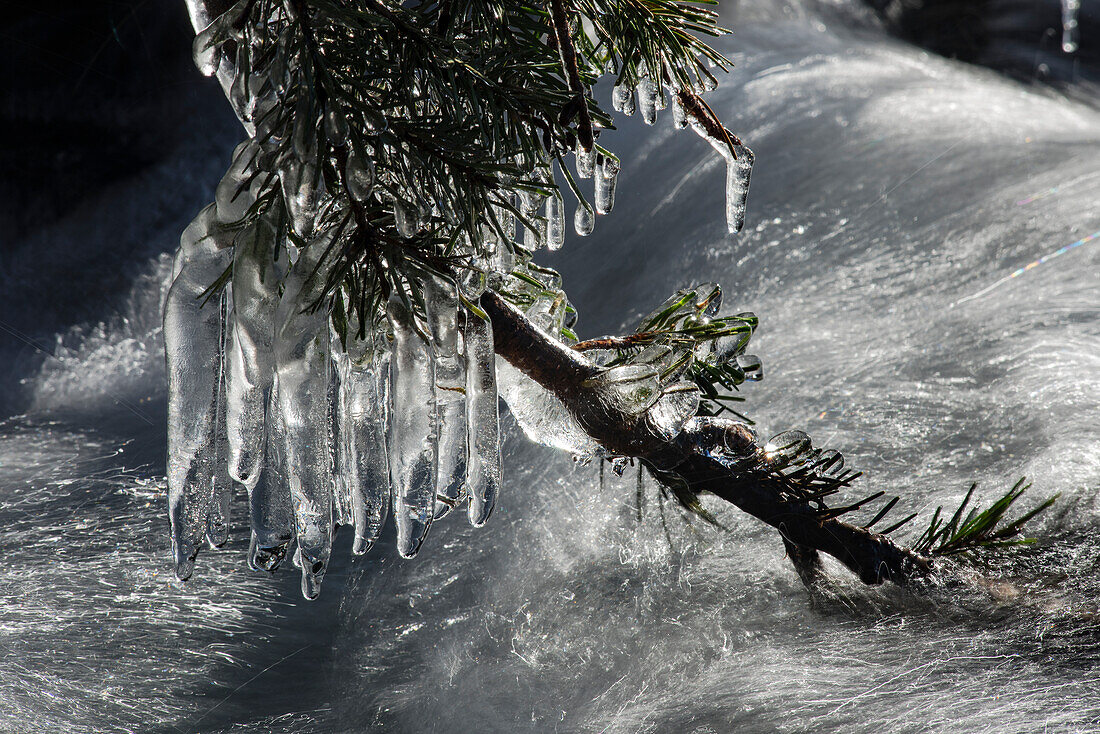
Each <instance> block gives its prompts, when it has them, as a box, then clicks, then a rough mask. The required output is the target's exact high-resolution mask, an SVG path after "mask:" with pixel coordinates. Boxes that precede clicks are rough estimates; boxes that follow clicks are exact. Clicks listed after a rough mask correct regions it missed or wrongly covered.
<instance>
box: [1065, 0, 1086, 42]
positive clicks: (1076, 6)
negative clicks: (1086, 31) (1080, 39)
mask: <svg viewBox="0 0 1100 734" xmlns="http://www.w3.org/2000/svg"><path fill="white" fill-rule="evenodd" d="M1080 9H1081V0H1062V50H1063V51H1065V52H1066V53H1067V54H1071V53H1074V52H1075V51H1077V13H1078V11H1079V10H1080Z"/></svg>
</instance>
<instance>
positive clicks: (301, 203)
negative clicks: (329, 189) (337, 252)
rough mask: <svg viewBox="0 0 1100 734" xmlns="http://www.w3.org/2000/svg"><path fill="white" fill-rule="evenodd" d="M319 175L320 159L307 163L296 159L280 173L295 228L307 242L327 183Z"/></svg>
mask: <svg viewBox="0 0 1100 734" xmlns="http://www.w3.org/2000/svg"><path fill="white" fill-rule="evenodd" d="M318 173H319V171H318V168H317V161H316V158H313V159H310V160H309V161H308V162H305V163H303V162H301V161H299V160H297V159H296V158H295V157H293V156H291V157H290V159H289V160H286V161H284V163H283V166H282V168H281V169H280V170H279V180H280V182H281V184H282V188H283V200H284V201H285V202H286V210H287V214H289V215H290V224H291V227H292V228H293V229H294V233H295V234H297V235H298V236H299V237H301V238H303V239H308V238H309V237H311V236H312V235H313V225H314V223H315V222H316V220H317V207H318V203H319V202H320V200H321V196H322V195H323V193H324V185H323V184H324V179H323V177H322V176H319V175H318Z"/></svg>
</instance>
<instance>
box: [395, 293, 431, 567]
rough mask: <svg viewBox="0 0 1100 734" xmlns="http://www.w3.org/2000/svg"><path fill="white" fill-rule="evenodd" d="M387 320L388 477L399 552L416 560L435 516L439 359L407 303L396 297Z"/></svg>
mask: <svg viewBox="0 0 1100 734" xmlns="http://www.w3.org/2000/svg"><path fill="white" fill-rule="evenodd" d="M387 315H388V317H389V322H390V326H391V328H392V329H393V363H392V365H391V371H392V376H391V380H390V385H391V388H390V389H391V398H390V401H391V402H390V404H391V409H392V411H393V413H392V415H393V418H392V420H391V421H390V478H391V482H392V485H393V517H394V523H395V524H396V526H397V552H398V553H400V554H401V555H402V556H403V557H405V558H412V557H413V556H415V555H416V553H417V551H419V550H420V546H421V544H422V543H423V542H424V538H425V537H426V536H427V534H428V530H429V529H430V528H431V524H432V519H433V517H434V515H435V494H436V484H435V482H436V476H437V471H438V470H437V463H438V460H437V442H438V430H439V428H438V422H439V416H438V410H437V405H436V387H435V356H434V354H433V353H432V345H431V344H430V343H429V342H428V340H427V339H425V338H424V336H422V335H421V333H420V332H419V331H418V328H417V326H418V325H417V324H416V323H415V321H414V317H413V315H412V314H411V313H409V310H408V309H407V308H406V306H405V304H404V302H402V301H401V299H400V298H399V297H397V296H396V295H394V296H393V297H392V298H391V299H390V302H389V304H388V307H387Z"/></svg>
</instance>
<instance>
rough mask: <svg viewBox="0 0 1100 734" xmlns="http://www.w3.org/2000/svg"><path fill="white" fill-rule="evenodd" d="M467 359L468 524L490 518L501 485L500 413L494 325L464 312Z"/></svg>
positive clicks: (472, 313)
mask: <svg viewBox="0 0 1100 734" xmlns="http://www.w3.org/2000/svg"><path fill="white" fill-rule="evenodd" d="M462 333H463V347H464V351H465V358H466V436H467V439H466V440H467V445H468V452H467V456H468V459H467V463H466V492H467V493H468V494H469V496H470V504H469V507H468V508H467V513H468V516H469V519H470V524H471V525H473V526H474V527H481V526H482V525H484V524H485V521H486V520H488V519H489V515H490V513H492V511H493V506H494V504H495V503H496V498H497V494H498V493H499V492H500V485H501V476H502V472H501V465H500V415H499V412H498V411H499V409H500V408H499V405H498V400H497V363H496V352H495V350H494V347H493V327H492V324H491V323H490V322H489V320H488V319H484V318H482V317H481V316H480V315H478V314H475V313H474V312H473V311H469V310H467V311H466V323H465V327H464V329H463V332H462Z"/></svg>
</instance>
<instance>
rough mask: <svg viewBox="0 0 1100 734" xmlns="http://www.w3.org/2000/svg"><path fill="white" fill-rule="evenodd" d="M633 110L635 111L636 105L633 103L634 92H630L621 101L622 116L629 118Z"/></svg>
mask: <svg viewBox="0 0 1100 734" xmlns="http://www.w3.org/2000/svg"><path fill="white" fill-rule="evenodd" d="M635 109H637V104H636V102H635V101H634V92H633V91H631V92H630V93H629V94H627V95H626V99H625V100H623V114H624V115H626V116H627V117H630V116H631V115H633V114H634V110H635Z"/></svg>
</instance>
